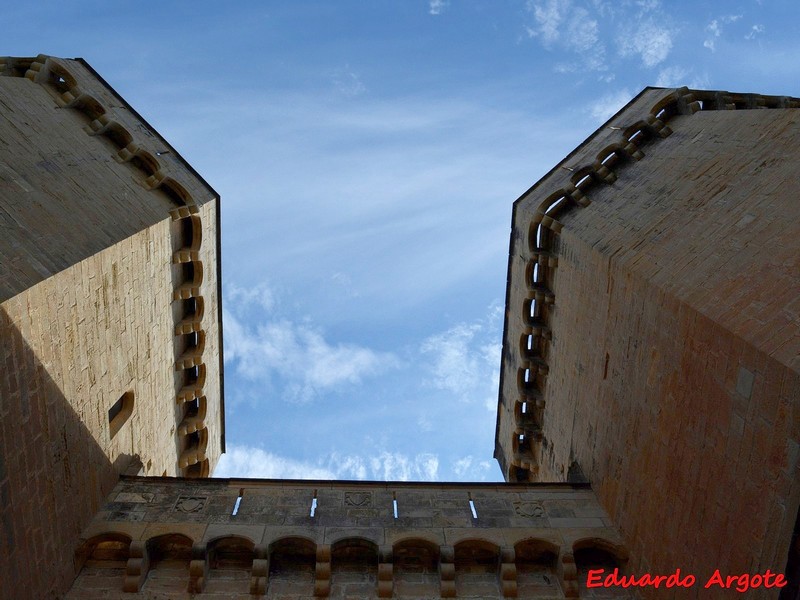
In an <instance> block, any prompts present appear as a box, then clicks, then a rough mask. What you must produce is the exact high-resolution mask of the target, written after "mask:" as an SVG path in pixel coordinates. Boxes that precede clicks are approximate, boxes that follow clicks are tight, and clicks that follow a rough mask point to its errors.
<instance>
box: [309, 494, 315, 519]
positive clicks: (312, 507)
mask: <svg viewBox="0 0 800 600" xmlns="http://www.w3.org/2000/svg"><path fill="white" fill-rule="evenodd" d="M316 512H317V490H314V497H313V498H312V499H311V512H310V513H309V515H310V516H312V517H313V516H314V514H315V513H316Z"/></svg>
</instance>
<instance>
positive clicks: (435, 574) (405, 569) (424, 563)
mask: <svg viewBox="0 0 800 600" xmlns="http://www.w3.org/2000/svg"><path fill="white" fill-rule="evenodd" d="M392 556H393V559H394V568H393V574H394V595H395V597H396V598H416V599H419V600H427V599H429V598H439V588H440V576H439V547H438V546H437V545H436V544H434V543H433V542H429V541H427V540H421V539H410V540H404V541H402V542H398V543H396V544H395V545H394V548H393V549H392Z"/></svg>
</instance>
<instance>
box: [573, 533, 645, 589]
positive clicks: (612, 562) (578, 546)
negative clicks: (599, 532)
mask: <svg viewBox="0 0 800 600" xmlns="http://www.w3.org/2000/svg"><path fill="white" fill-rule="evenodd" d="M572 550H573V555H574V557H575V568H576V570H577V574H578V589H579V590H580V597H581V598H612V597H613V598H628V597H634V595H633V592H632V591H630V590H625V589H622V588H618V587H611V588H604V587H596V588H587V587H586V581H587V578H588V576H589V571H590V570H601V569H602V571H603V576H605V574H608V573H611V572H612V571H613V570H614V569H619V572H620V573H623V572H624V568H625V563H626V562H627V558H628V554H627V551H626V550H625V548H624V547H622V546H621V545H617V544H614V543H613V542H610V541H608V540H606V539H603V538H582V539H580V540H577V541H575V542H574V543H573V545H572Z"/></svg>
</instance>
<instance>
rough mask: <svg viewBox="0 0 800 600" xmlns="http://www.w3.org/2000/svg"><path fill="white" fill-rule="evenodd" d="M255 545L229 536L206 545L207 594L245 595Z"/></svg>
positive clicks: (245, 539)
mask: <svg viewBox="0 0 800 600" xmlns="http://www.w3.org/2000/svg"><path fill="white" fill-rule="evenodd" d="M254 557H255V544H253V542H252V541H250V540H249V539H247V538H243V537H239V536H230V537H223V538H219V539H216V540H214V541H212V542H210V543H209V544H208V558H207V560H208V569H209V570H208V581H207V582H206V587H205V589H204V590H203V591H204V592H207V593H214V592H225V593H228V594H247V593H248V592H249V591H250V574H251V572H252V569H253V558H254Z"/></svg>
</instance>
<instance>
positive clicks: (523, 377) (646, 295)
mask: <svg viewBox="0 0 800 600" xmlns="http://www.w3.org/2000/svg"><path fill="white" fill-rule="evenodd" d="M799 108H800V101H798V99H796V98H786V97H774V96H757V95H751V94H729V93H725V92H699V91H688V90H686V89H682V90H664V89H653V88H648V89H645V90H644V91H643V92H642V93H640V94H639V95H638V96H637V97H636V98H634V99H633V100H632V101H631V102H630V103H629V104H628V105H627V106H626V107H625V108H623V109H622V110H621V111H620V112H619V113H617V115H616V116H614V117H613V118H612V119H611V120H610V121H608V123H606V124H605V125H604V126H603V127H602V128H600V129H599V130H598V131H597V132H595V134H594V135H592V136H591V137H590V138H588V139H587V140H586V141H585V142H584V143H583V144H581V145H580V146H579V147H578V148H577V149H575V150H574V151H573V152H572V153H571V154H570V155H569V156H567V157H566V158H565V159H564V160H563V161H562V162H561V163H559V164H558V165H556V166H555V167H554V168H553V169H552V170H551V171H550V172H549V173H548V174H547V175H546V176H545V177H544V178H543V179H542V180H541V181H539V182H538V183H537V184H536V185H534V186H533V187H532V188H531V189H530V190H528V191H527V192H526V193H525V194H524V195H523V196H522V197H521V198H520V199H519V200H517V201H516V203H515V205H514V216H513V232H512V239H511V251H510V259H509V270H508V281H509V284H508V292H507V305H506V309H507V311H506V321H505V332H504V339H503V344H504V348H503V366H502V378H501V390H500V400H499V404H498V419H497V435H496V450H495V457H496V458H497V459H498V461H499V462H500V465H501V467H502V469H503V472H504V473H505V474H506V477H507V480H508V481H515V482H521V481H589V482H590V483H591V485H592V488H593V489H594V490H595V492H596V493H597V495H598V499H599V500H600V503H601V504H602V505H603V507H604V508H605V509H606V510H607V511H608V514H609V516H610V517H611V519H612V520H613V522H614V523H615V524H616V525H617V526H618V527H619V529H620V532H621V533H622V535H623V537H624V538H625V540H626V542H627V544H628V549H629V551H630V554H631V562H630V564H629V569H630V570H631V571H633V572H639V573H642V572H647V571H649V572H672V571H674V569H675V568H676V567H681V568H683V569H685V570H688V571H690V572H694V573H696V574H697V576H698V578H700V577H701V575H702V576H707V575H711V574H713V571H714V570H715V569H720V570H722V571H723V572H727V573H731V574H734V573H754V572H758V571H761V572H763V571H764V570H765V569H767V568H769V569H772V571H773V572H774V571H779V572H782V571H783V570H784V568H788V569H789V570H792V568H793V567H792V565H793V564H796V559H795V558H794V557H793V556H789V547H790V542H791V540H792V538H793V530H794V529H795V527H796V526H795V522H796V519H797V515H798V506H800V478H798V467H800V463H798V443H800V225H798V224H799V223H800V202H798V201H797V194H798V192H800V175H799V174H798V170H797V156H796V151H797V150H796V149H797V148H798V146H799V145H800V110H798V109H799ZM787 564H788V567H787ZM702 591H703V590H700V592H702ZM766 597H774V596H769V595H768V596H766Z"/></svg>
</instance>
